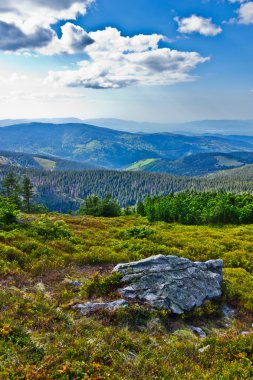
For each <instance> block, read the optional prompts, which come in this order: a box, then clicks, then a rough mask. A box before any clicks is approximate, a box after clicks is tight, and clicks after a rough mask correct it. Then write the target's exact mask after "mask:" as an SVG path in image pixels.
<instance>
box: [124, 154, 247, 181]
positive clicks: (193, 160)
mask: <svg viewBox="0 0 253 380" xmlns="http://www.w3.org/2000/svg"><path fill="white" fill-rule="evenodd" d="M248 164H253V153H251V152H234V153H201V154H196V155H191V156H187V157H184V158H183V159H182V160H175V161H171V160H164V159H150V160H142V161H139V162H136V163H134V164H132V165H130V166H129V167H127V168H126V170H134V171H136V170H142V171H145V172H156V173H168V174H175V175H182V176H203V175H206V174H209V173H214V172H218V171H224V170H231V169H233V168H238V167H242V166H245V165H248ZM228 175H229V174H228Z"/></svg>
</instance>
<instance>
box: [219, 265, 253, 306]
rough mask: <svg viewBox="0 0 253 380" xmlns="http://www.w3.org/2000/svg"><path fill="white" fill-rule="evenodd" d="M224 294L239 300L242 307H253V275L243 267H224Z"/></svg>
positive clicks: (228, 298)
mask: <svg viewBox="0 0 253 380" xmlns="http://www.w3.org/2000/svg"><path fill="white" fill-rule="evenodd" d="M224 288H225V289H224V296H225V298H226V300H227V301H229V302H235V301H237V302H239V305H240V307H241V308H242V309H245V310H252V309H253V276H252V275H251V274H250V273H248V272H247V271H246V270H245V269H242V268H225V269H224Z"/></svg>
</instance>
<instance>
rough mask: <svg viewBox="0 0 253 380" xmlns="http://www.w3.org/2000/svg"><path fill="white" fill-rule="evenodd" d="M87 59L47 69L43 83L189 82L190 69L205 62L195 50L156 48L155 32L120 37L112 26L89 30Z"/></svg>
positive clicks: (98, 85) (105, 86) (118, 84)
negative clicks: (72, 67) (75, 64)
mask: <svg viewBox="0 0 253 380" xmlns="http://www.w3.org/2000/svg"><path fill="white" fill-rule="evenodd" d="M89 37H90V38H91V39H92V40H94V41H95V43H94V44H91V45H89V46H88V47H87V49H86V52H87V54H88V56H89V59H88V60H85V61H81V62H79V64H78V65H79V68H78V69H77V70H64V71H51V72H49V74H48V77H47V78H46V80H45V83H47V84H48V83H50V84H52V83H54V84H58V85H65V86H72V87H86V88H95V89H111V88H123V87H127V86H131V85H168V84H173V83H178V82H185V81H190V80H192V79H193V77H192V76H191V75H190V72H191V71H192V70H193V69H195V68H196V66H197V65H198V64H200V63H203V62H206V61H207V60H208V59H209V58H204V57H202V56H200V55H199V54H198V53H196V52H181V51H177V50H171V49H169V48H160V47H159V43H160V42H161V41H162V40H164V37H163V36H161V35H158V34H153V35H136V36H133V37H124V36H122V35H121V33H120V31H118V30H117V29H115V28H106V29H105V30H101V31H97V32H92V33H89Z"/></svg>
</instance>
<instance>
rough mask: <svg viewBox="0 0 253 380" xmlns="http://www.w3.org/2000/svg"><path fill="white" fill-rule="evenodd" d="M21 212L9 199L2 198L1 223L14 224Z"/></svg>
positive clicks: (0, 201)
mask: <svg viewBox="0 0 253 380" xmlns="http://www.w3.org/2000/svg"><path fill="white" fill-rule="evenodd" d="M18 215H19V210H18V209H17V206H16V205H15V204H14V203H13V202H12V201H11V200H10V199H8V198H4V197H0V223H5V224H12V223H15V222H16V221H17V218H18Z"/></svg>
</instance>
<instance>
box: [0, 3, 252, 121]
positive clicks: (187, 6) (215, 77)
mask: <svg viewBox="0 0 253 380" xmlns="http://www.w3.org/2000/svg"><path fill="white" fill-rule="evenodd" d="M5 3H6V4H5V5H4V6H0V50H1V53H0V84H1V86H0V118H19V117H26V118H34V117H69V116H76V117H80V118H98V117H115V118H123V119H135V120H139V121H160V122H177V121H188V120H199V119H240V118H242V119H247V118H253V107H252V106H253V92H252V89H253V65H252V63H253V44H252V31H253V2H251V1H247V0H245V1H244V0H241V1H239V0H238V1H237V0H217V1H216V0H210V1H208V0H191V1H189V0H178V1H175V0H174V1H172V0H156V1H153V0H135V1H129V0H96V1H95V0H50V1H49V0H43V1H39V0H21V1H20V2H19V3H18V5H17V3H16V2H15V1H14V0H6V1H5Z"/></svg>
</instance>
